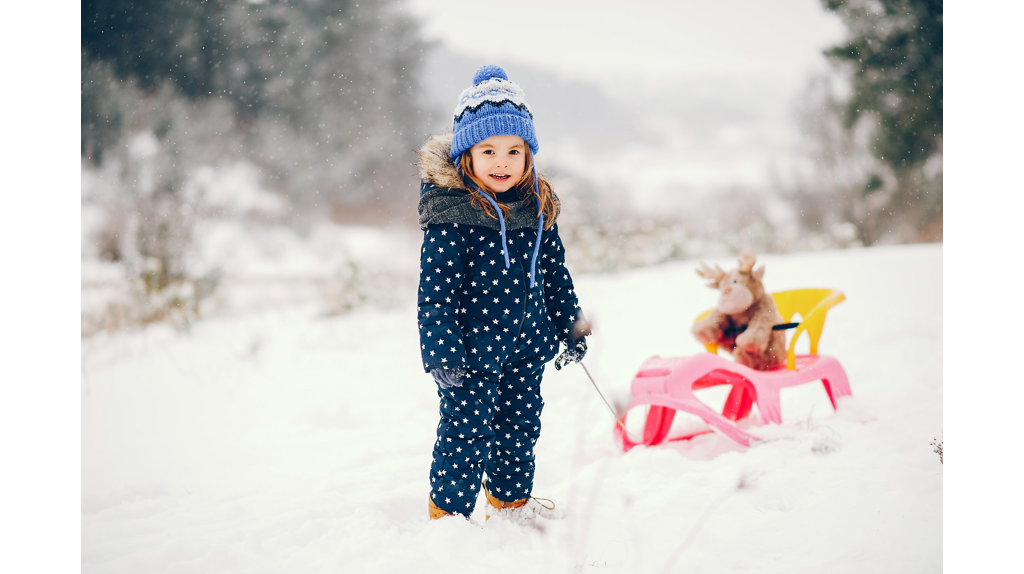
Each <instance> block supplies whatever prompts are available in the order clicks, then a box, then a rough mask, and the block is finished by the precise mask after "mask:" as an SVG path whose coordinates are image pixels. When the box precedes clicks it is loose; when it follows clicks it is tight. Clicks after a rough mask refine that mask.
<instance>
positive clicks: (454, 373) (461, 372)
mask: <svg viewBox="0 0 1024 574" xmlns="http://www.w3.org/2000/svg"><path fill="white" fill-rule="evenodd" d="M468 374H469V373H467V372H466V369H463V368H462V367H455V368H454V369H443V368H437V369H434V370H432V371H430V376H432V377H434V382H435V383H437V386H439V387H441V388H442V389H449V388H451V387H461V386H462V379H463V377H466V376H467V375H468Z"/></svg>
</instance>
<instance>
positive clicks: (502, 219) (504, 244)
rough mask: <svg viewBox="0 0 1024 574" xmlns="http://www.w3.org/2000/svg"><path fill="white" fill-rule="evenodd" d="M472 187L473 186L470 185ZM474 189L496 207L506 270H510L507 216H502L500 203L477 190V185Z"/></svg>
mask: <svg viewBox="0 0 1024 574" xmlns="http://www.w3.org/2000/svg"><path fill="white" fill-rule="evenodd" d="M470 185H473V184H472V183H470ZM473 189H476V191H477V193H479V194H480V195H482V196H484V198H485V199H487V201H489V202H491V205H493V206H494V211H497V212H498V223H500V224H501V252H502V253H504V254H505V269H508V268H509V266H510V265H511V264H510V263H509V261H508V240H507V239H505V216H503V215H502V214H501V208H500V207H498V202H496V201H494V200H493V199H491V196H489V195H487V194H486V193H484V192H482V191H480V190H479V189H477V188H476V186H475V185H473Z"/></svg>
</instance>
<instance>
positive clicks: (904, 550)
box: [81, 239, 943, 573]
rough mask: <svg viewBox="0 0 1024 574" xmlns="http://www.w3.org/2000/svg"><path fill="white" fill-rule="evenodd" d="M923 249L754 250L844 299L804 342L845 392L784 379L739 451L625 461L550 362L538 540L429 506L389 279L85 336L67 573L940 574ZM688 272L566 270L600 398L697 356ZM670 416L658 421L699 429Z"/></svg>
mask: <svg viewBox="0 0 1024 574" xmlns="http://www.w3.org/2000/svg"><path fill="white" fill-rule="evenodd" d="M352 242H353V243H352V245H353V246H358V245H360V242H359V241H357V240H356V239H353V240H352ZM365 249H370V247H369V246H367V247H365ZM393 256H394V257H395V258H396V260H402V257H405V255H403V254H400V253H394V254H393ZM942 259H943V248H942V246H941V245H915V246H892V247H879V248H865V249H851V250H846V251H822V252H814V253H799V254H787V255H765V256H761V257H760V263H763V264H765V265H766V267H767V273H766V276H765V282H766V285H767V287H768V288H769V289H770V290H782V289H789V288H797V287H834V288H838V289H840V290H842V291H843V292H844V293H845V294H846V296H847V300H846V301H845V302H843V303H842V304H840V305H838V306H837V307H835V308H833V309H832V310H831V311H830V312H829V317H828V321H827V323H826V328H825V331H824V335H823V337H822V340H821V344H820V349H819V351H820V352H821V353H823V354H828V355H832V356H835V357H837V358H838V359H839V360H840V361H841V362H842V364H843V366H844V367H845V369H846V371H847V373H848V375H849V377H850V385H851V388H852V390H853V397H852V398H850V399H848V400H845V401H843V402H841V403H840V405H839V411H838V412H833V411H832V408H831V406H830V404H829V401H828V399H827V396H826V395H825V392H824V390H823V389H822V387H821V385H820V384H812V385H804V386H801V387H797V388H794V389H788V390H785V391H783V393H782V417H783V421H784V422H783V424H782V425H768V426H760V425H751V426H749V427H747V430H748V432H751V433H753V434H756V435H758V436H760V437H762V438H764V439H766V440H765V441H764V443H763V444H760V445H758V446H754V447H750V448H747V447H742V446H740V445H737V444H735V443H732V442H731V441H729V440H728V439H727V438H725V437H723V436H721V435H718V434H707V435H702V436H699V437H697V438H695V439H693V440H692V441H688V442H673V443H668V444H666V445H661V446H657V447H653V448H644V447H637V448H635V449H633V450H632V451H630V452H628V453H623V452H622V451H621V449H620V448H618V447H617V446H616V444H614V442H613V440H612V425H613V419H612V416H611V414H610V413H609V412H608V410H607V408H606V407H605V405H604V403H603V402H601V399H600V398H599V397H598V395H597V393H596V392H595V391H594V389H593V387H592V386H591V384H590V382H589V381H588V380H587V378H586V376H585V374H584V372H583V370H582V369H580V368H578V367H576V366H569V367H567V368H566V369H564V370H562V371H555V370H554V369H553V368H549V369H548V371H547V373H546V377H545V380H544V387H543V392H544V396H545V401H546V406H545V410H544V413H543V415H542V421H543V425H544V430H543V433H542V435H541V439H540V441H539V443H538V445H537V447H536V452H537V456H538V460H537V482H536V484H535V488H534V494H535V495H536V496H541V497H546V498H550V499H553V500H554V501H555V502H556V503H557V505H558V508H559V509H561V510H563V511H564V512H565V513H566V514H567V517H566V518H565V519H564V520H562V521H557V522H546V523H544V527H545V528H544V530H543V531H542V532H541V531H533V530H523V529H522V528H520V527H518V526H515V525H512V524H509V523H503V522H499V521H497V520H491V521H488V522H485V521H484V517H483V515H482V510H483V504H482V501H481V502H478V507H477V513H478V514H477V515H476V516H474V518H475V519H476V520H477V521H478V522H479V523H480V524H482V525H483V527H482V528H481V527H478V526H474V525H473V524H470V523H469V522H466V521H463V520H460V519H454V518H449V519H443V520H440V521H434V522H431V521H428V520H427V512H426V505H427V492H428V488H429V487H428V482H427V470H428V468H429V464H430V454H431V447H432V443H433V439H434V427H435V425H436V423H437V397H436V394H435V390H434V389H435V387H434V385H433V383H432V381H431V380H430V378H429V376H428V375H425V374H423V373H422V371H421V369H420V364H419V352H418V340H417V332H416V326H415V313H414V299H413V295H414V293H413V292H412V291H411V290H410V292H409V296H408V299H407V300H406V301H405V302H404V303H403V304H402V305H401V306H399V307H398V308H393V309H386V310H383V309H378V308H370V307H363V308H361V309H358V310H356V311H355V312H352V313H349V314H347V315H342V316H331V317H327V316H324V314H323V313H322V312H321V310H320V309H319V308H318V307H316V306H315V305H313V304H304V305H293V306H277V307H274V308H270V309H267V308H263V309H260V310H254V311H249V312H245V313H236V314H232V315H224V316H220V317H215V318H210V319H206V320H204V321H200V322H197V323H195V324H194V325H193V326H192V328H191V329H190V330H189V331H188V332H178V331H174V330H173V329H171V328H170V327H167V326H151V327H149V328H147V329H146V330H143V331H139V332H134V333H119V334H107V335H102V334H101V335H97V336H95V337H92V338H90V339H86V340H83V343H82V510H81V512H82V514H81V517H82V569H83V571H85V572H147V571H163V572H193V573H194V572H220V571H231V572H265V571H266V572H281V571H286V572H327V571H345V572H452V571H456V572H458V571H472V570H474V569H479V570H481V571H484V570H486V571H489V572H516V573H522V572H589V571H595V572H596V571H601V572H661V571H670V572H682V571H686V572H751V571H756V572H899V573H905V572H935V571H940V570H941V569H942V539H943V528H942V514H943V500H942V494H943V468H942V465H941V464H940V463H939V458H938V455H936V454H935V453H934V452H932V446H931V445H930V442H931V441H932V440H933V439H935V438H940V439H941V438H942V429H943V412H942V401H943V375H942V365H943V358H942V357H943V354H942V353H943V337H942V328H943V318H942V296H943V293H942V285H943V283H942ZM715 262H717V263H719V264H721V265H723V266H728V265H734V262H733V261H731V260H727V259H722V260H718V261H709V263H715ZM696 263H697V262H696V261H686V262H678V263H672V264H667V265H663V266H659V267H651V268H646V269H640V270H634V271H630V272H626V273H621V274H616V275H581V276H578V277H576V284H577V290H578V292H579V296H580V299H581V303H582V305H583V306H584V308H585V310H586V311H587V313H588V316H589V317H590V319H591V320H592V322H593V324H594V329H595V334H594V335H593V336H592V337H591V339H590V348H591V351H590V353H589V354H588V355H587V358H586V360H585V364H586V365H587V367H588V368H589V369H590V372H591V373H592V374H593V375H594V377H595V379H596V382H597V384H598V385H599V386H600V388H601V390H602V391H603V392H604V393H605V394H606V395H607V396H609V398H610V399H612V400H621V399H622V397H623V396H624V395H625V394H626V393H628V385H629V381H630V379H631V377H632V375H633V373H634V372H635V370H636V368H637V367H638V366H639V364H640V363H641V362H642V361H643V359H645V358H646V357H647V356H649V355H652V354H660V355H662V356H672V355H688V354H693V353H697V352H700V351H701V347H700V346H699V345H698V344H697V343H696V341H694V340H693V337H692V336H691V335H690V334H689V333H688V326H689V324H690V323H691V322H692V320H693V318H694V317H695V316H696V315H697V314H698V313H700V312H701V311H702V310H704V309H705V308H707V307H708V306H710V305H711V304H713V302H714V300H715V297H714V293H712V292H711V291H710V290H708V289H706V288H705V287H704V286H703V281H702V280H700V279H699V278H697V277H696V276H695V275H694V272H693V270H694V268H695V266H696ZM698 396H700V397H701V398H702V400H706V401H708V402H709V404H712V406H715V402H716V401H718V404H719V405H720V404H721V401H722V400H724V394H722V393H721V392H720V389H709V390H707V391H700V392H699V393H698ZM641 415H642V413H639V412H633V413H631V415H630V417H631V418H630V422H631V425H632V426H634V427H635V425H637V424H639V421H640V419H641V418H642V416H641ZM678 418H679V419H680V425H679V427H678V429H675V430H674V431H673V432H674V433H676V432H679V429H683V428H685V427H686V425H691V426H692V425H695V424H698V422H695V421H693V420H688V419H686V418H685V417H682V416H680V417H678Z"/></svg>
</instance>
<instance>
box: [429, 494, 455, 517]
mask: <svg viewBox="0 0 1024 574" xmlns="http://www.w3.org/2000/svg"><path fill="white" fill-rule="evenodd" d="M427 502H428V503H429V506H428V507H427V510H429V511H430V519H431V520H437V519H438V518H442V517H444V516H451V514H449V513H448V512H445V511H444V510H441V509H440V508H438V507H437V505H436V504H434V501H433V500H431V499H430V496H429V495H427Z"/></svg>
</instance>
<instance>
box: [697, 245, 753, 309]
mask: <svg viewBox="0 0 1024 574" xmlns="http://www.w3.org/2000/svg"><path fill="white" fill-rule="evenodd" d="M756 261H757V256H756V255H754V252H753V251H750V250H749V249H748V250H745V251H743V252H741V253H740V266H739V268H738V269H734V270H732V271H729V272H728V273H726V272H725V271H722V268H721V267H719V266H718V265H715V268H714V269H712V268H710V267H708V266H707V265H705V264H704V263H703V262H701V264H700V269H697V275H700V276H701V277H703V278H705V279H711V280H712V281H711V283H708V287H710V288H712V289H718V290H719V291H720V294H719V296H718V310H719V311H721V312H722V313H725V314H726V315H737V314H739V313H742V312H744V311H746V310H747V309H748V308H750V306H751V305H753V304H754V303H755V302H756V301H759V300H760V299H761V297H764V285H763V284H762V283H761V278H762V277H764V265H762V266H761V267H758V268H757V269H754V263H755V262H756Z"/></svg>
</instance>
